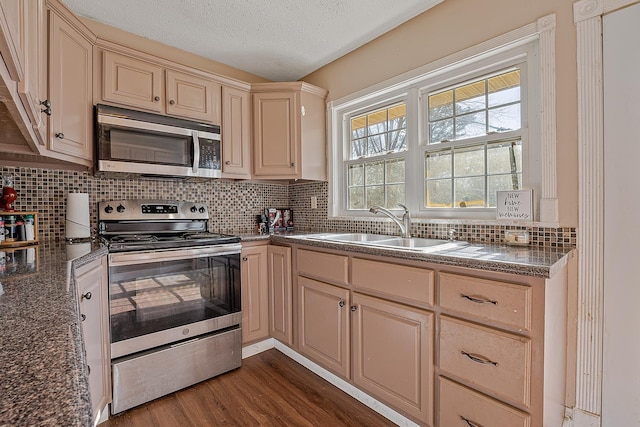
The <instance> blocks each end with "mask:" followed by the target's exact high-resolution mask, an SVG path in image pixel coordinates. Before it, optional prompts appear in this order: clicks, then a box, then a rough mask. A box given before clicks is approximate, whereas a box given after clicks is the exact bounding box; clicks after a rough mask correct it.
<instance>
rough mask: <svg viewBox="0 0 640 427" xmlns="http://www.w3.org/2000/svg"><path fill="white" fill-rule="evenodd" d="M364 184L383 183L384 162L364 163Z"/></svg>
mask: <svg viewBox="0 0 640 427" xmlns="http://www.w3.org/2000/svg"><path fill="white" fill-rule="evenodd" d="M365 174H366V181H365V182H366V184H367V185H373V184H384V162H375V163H367V164H366V165H365Z"/></svg>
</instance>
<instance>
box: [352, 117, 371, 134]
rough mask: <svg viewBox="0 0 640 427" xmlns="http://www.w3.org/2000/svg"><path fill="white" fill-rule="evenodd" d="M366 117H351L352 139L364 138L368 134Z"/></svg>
mask: <svg viewBox="0 0 640 427" xmlns="http://www.w3.org/2000/svg"><path fill="white" fill-rule="evenodd" d="M366 125H367V119H366V117H356V118H354V119H351V139H356V138H364V137H365V136H366V129H365V126H366Z"/></svg>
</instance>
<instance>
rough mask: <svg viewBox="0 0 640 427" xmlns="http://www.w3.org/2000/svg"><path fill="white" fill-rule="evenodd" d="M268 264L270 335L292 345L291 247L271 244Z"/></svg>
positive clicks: (268, 251)
mask: <svg viewBox="0 0 640 427" xmlns="http://www.w3.org/2000/svg"><path fill="white" fill-rule="evenodd" d="M267 266H268V268H267V270H268V280H267V283H268V286H269V335H270V336H271V337H273V338H275V339H277V340H278V341H281V342H283V343H284V344H287V345H292V344H293V329H292V322H293V320H292V312H291V309H292V307H291V304H292V302H291V298H292V295H291V248H289V247H286V246H272V245H269V246H268V249H267Z"/></svg>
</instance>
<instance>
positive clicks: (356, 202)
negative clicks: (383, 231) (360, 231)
mask: <svg viewBox="0 0 640 427" xmlns="http://www.w3.org/2000/svg"><path fill="white" fill-rule="evenodd" d="M349 209H365V206H364V187H355V188H349Z"/></svg>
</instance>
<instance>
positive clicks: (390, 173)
mask: <svg viewBox="0 0 640 427" xmlns="http://www.w3.org/2000/svg"><path fill="white" fill-rule="evenodd" d="M386 183H387V184H389V183H402V184H404V159H398V160H388V161H387V180H386ZM403 186H404V185H403Z"/></svg>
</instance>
